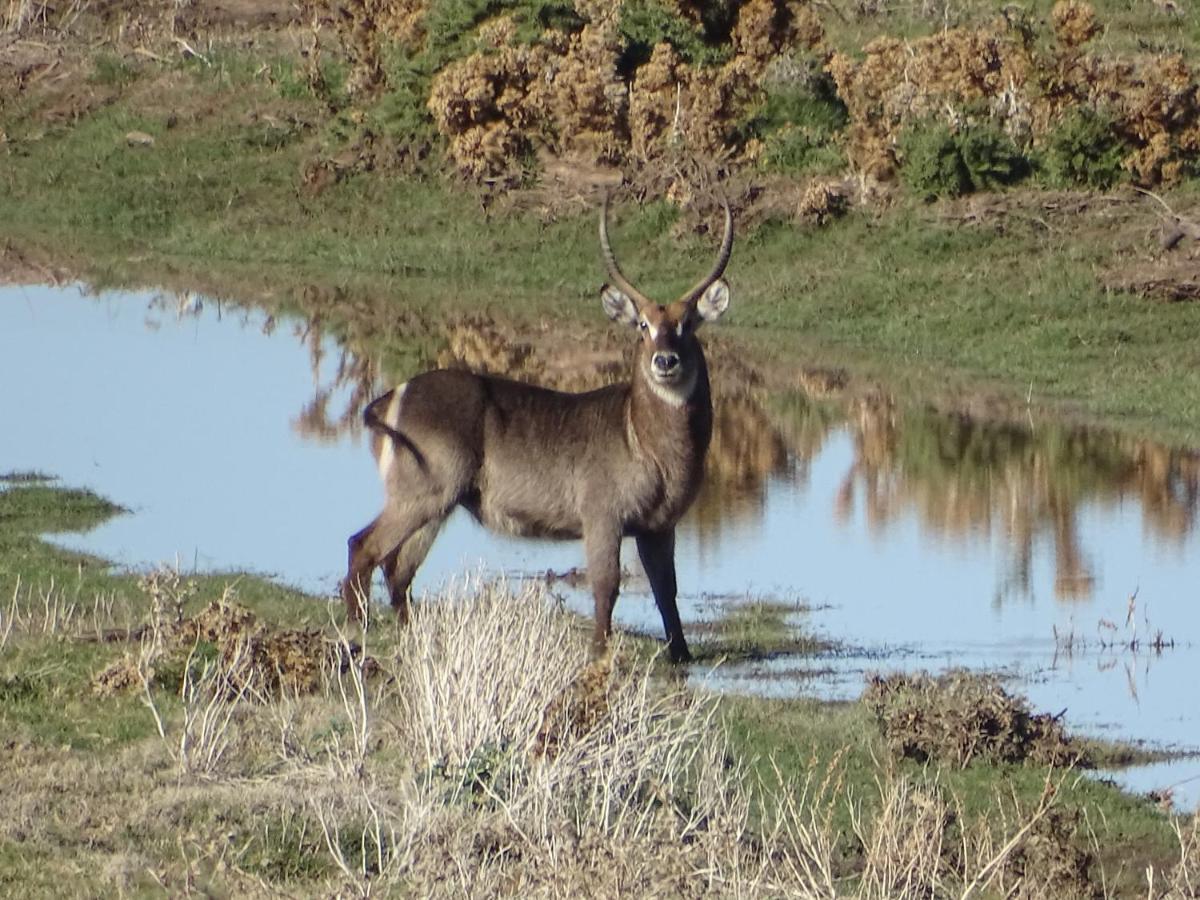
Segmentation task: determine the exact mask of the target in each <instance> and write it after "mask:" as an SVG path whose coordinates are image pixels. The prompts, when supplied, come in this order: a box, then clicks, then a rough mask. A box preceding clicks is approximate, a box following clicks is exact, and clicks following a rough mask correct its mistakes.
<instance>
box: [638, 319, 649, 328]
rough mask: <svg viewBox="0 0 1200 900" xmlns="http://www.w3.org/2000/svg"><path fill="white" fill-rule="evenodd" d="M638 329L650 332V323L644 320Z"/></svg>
mask: <svg viewBox="0 0 1200 900" xmlns="http://www.w3.org/2000/svg"><path fill="white" fill-rule="evenodd" d="M638 328H640V329H641V330H642V331H649V330H650V323H649V322H647V321H646V320H645V319H642V320H641V321H639V322H638Z"/></svg>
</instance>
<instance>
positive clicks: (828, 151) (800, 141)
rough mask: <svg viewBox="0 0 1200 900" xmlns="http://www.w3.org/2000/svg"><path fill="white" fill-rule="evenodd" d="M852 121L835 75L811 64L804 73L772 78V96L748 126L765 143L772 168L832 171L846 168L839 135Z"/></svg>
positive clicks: (765, 160) (766, 158)
mask: <svg viewBox="0 0 1200 900" xmlns="http://www.w3.org/2000/svg"><path fill="white" fill-rule="evenodd" d="M847 121H848V114H847V112H846V106H845V104H843V103H842V101H841V100H840V99H839V98H838V95H837V88H836V86H835V85H834V83H833V79H832V78H830V77H829V75H828V74H826V73H824V72H816V71H814V70H813V68H812V67H811V66H808V67H805V68H803V69H801V70H800V73H799V77H792V78H787V79H774V80H768V83H767V87H766V99H765V101H764V102H763V104H762V107H761V108H760V109H759V111H758V112H757V114H756V115H755V116H754V117H753V119H752V120H751V122H750V124H749V128H748V130H749V132H750V134H751V135H752V136H755V137H758V138H759V139H760V140H761V141H762V142H763V152H762V160H763V163H764V165H766V167H767V168H769V169H773V170H776V171H780V172H788V173H793V174H795V173H803V172H817V173H826V174H827V173H833V172H836V171H840V170H841V169H843V168H845V165H846V159H845V155H844V154H843V153H842V150H841V147H840V146H839V145H838V142H837V136H838V133H839V132H840V131H841V130H842V129H843V128H845V127H846V122H847Z"/></svg>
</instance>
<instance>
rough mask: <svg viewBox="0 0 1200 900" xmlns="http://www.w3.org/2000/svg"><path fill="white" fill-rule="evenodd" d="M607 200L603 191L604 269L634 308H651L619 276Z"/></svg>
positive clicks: (641, 295)
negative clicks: (609, 226)
mask: <svg viewBox="0 0 1200 900" xmlns="http://www.w3.org/2000/svg"><path fill="white" fill-rule="evenodd" d="M608 198H609V194H608V191H605V192H604V207H603V208H602V209H601V210H600V252H601V253H602V254H603V255H604V267H605V268H606V269H607V270H608V277H609V279H610V280H611V281H612V283H613V284H614V285H615V286H616V287H617V288H619V289H620V290H621V291H622V292H624V294H625V296H626V297H628V298H629V299H630V300H632V301H633V305H634V306H636V307H638V308H639V309H641V308H642V307H643V306H651V305H653V304H651V302H650V300H649V299H647V297H646V295H645V294H643V293H642V292H641V291H639V290H638V289H637V288H635V287H634V286H633V285H632V284H630V283H629V282H628V281H627V280H626V278H625V276H624V275H622V274H621V269H620V268H619V267H618V266H617V257H616V256H615V255H614V254H613V250H612V247H611V246H609V243H608ZM706 287H707V285H706Z"/></svg>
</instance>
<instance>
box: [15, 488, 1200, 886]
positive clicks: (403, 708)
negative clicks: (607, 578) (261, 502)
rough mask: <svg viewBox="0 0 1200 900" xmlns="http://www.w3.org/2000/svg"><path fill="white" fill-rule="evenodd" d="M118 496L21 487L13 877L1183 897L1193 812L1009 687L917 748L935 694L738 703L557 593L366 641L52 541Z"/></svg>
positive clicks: (422, 614) (951, 699)
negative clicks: (1134, 785)
mask: <svg viewBox="0 0 1200 900" xmlns="http://www.w3.org/2000/svg"><path fill="white" fill-rule="evenodd" d="M97 508H105V509H106V511H107V512H111V511H112V509H113V507H111V506H107V505H105V504H104V503H103V501H100V500H98V499H97V498H94V497H90V496H89V495H85V494H80V493H78V492H74V491H71V490H68V489H65V488H56V489H47V488H45V487H44V486H42V485H38V484H30V483H28V482H27V481H23V480H19V479H18V480H13V481H12V482H11V483H10V484H9V486H7V487H5V488H4V489H3V490H0V540H2V541H3V542H4V546H5V547H6V548H9V547H12V546H16V545H18V544H20V545H23V546H26V547H27V548H28V549H29V552H28V553H26V554H24V555H22V556H20V557H19V558H18V559H16V560H15V561H11V562H10V555H9V554H8V553H7V551H6V553H5V561H6V565H11V566H12V568H11V569H9V570H7V571H6V572H5V578H4V583H5V587H6V589H11V593H10V594H7V595H6V599H5V602H4V603H3V604H2V605H0V726H2V728H3V731H4V734H5V753H6V757H7V759H8V760H9V762H10V764H9V765H6V766H5V768H4V772H3V775H0V780H2V783H3V787H4V794H5V800H6V802H5V804H4V808H3V810H2V811H0V835H2V838H0V886H2V887H3V889H4V890H5V892H8V893H19V894H20V895H22V896H64V895H74V894H79V895H81V896H82V895H94V894H95V893H96V892H101V893H119V892H127V893H136V894H141V893H151V894H154V893H159V892H163V891H165V892H167V893H170V894H185V895H186V894H189V893H192V892H196V893H205V892H214V891H215V892H218V893H221V892H226V893H227V892H233V893H236V894H238V895H242V896H277V895H279V894H280V893H285V894H288V895H291V896H328V895H330V894H333V893H340V894H342V895H366V894H368V893H370V894H374V895H379V896H412V895H420V896H451V895H453V896H497V895H506V896H531V895H539V896H564V895H568V894H572V895H573V894H574V893H576V892H577V891H579V890H585V891H586V892H587V893H588V894H589V895H592V896H616V895H631V894H634V895H645V894H657V895H665V894H669V895H672V896H676V895H679V896H730V895H740V896H834V895H837V896H863V897H917V896H921V897H928V896H960V895H965V894H971V895H977V896H1002V895H1004V896H1007V895H1012V892H1014V891H1015V892H1016V895H1019V896H1030V897H1040V896H1055V897H1061V896H1139V897H1140V896H1154V897H1167V896H1169V897H1186V896H1190V894H1189V893H1188V891H1189V890H1190V888H1189V887H1188V885H1189V884H1190V882H1188V881H1187V879H1188V878H1194V877H1195V875H1194V871H1195V866H1196V860H1195V852H1196V835H1195V833H1194V831H1192V827H1193V826H1192V825H1191V824H1190V823H1189V822H1188V821H1187V820H1174V819H1172V818H1170V817H1169V816H1167V815H1165V814H1164V813H1163V812H1162V811H1161V810H1160V809H1159V808H1157V807H1156V806H1155V805H1154V804H1152V803H1150V802H1149V801H1146V800H1138V799H1135V798H1131V797H1128V796H1125V795H1122V794H1121V793H1119V792H1118V791H1116V790H1115V789H1113V788H1110V787H1107V786H1105V785H1103V784H1098V783H1096V782H1094V781H1092V780H1091V779H1089V778H1086V777H1084V776H1083V775H1082V774H1081V773H1080V771H1079V770H1077V769H1071V768H1049V767H1046V766H1044V765H1043V764H1041V763H1039V762H1037V761H1034V760H1032V759H1029V760H1025V761H1021V756H1022V753H1021V752H1018V751H1020V750H1021V749H1022V748H1025V740H1026V738H1027V737H1028V734H1027V731H1028V730H1029V729H1022V728H1019V727H1018V728H1014V729H1012V731H1011V733H1010V734H1008V735H1007V738H1006V737H1005V736H1000V735H997V734H995V733H994V729H993V728H992V726H994V725H995V721H996V720H999V719H1005V718H1007V719H1009V720H1013V721H1016V720H1021V717H1022V716H1023V715H1026V713H1025V712H1024V711H1023V707H1021V705H1020V703H1019V701H1017V702H1014V701H1012V700H1011V699H1010V698H1008V697H1007V696H1005V695H1004V694H1003V692H999V693H997V692H996V691H995V689H994V688H992V687H989V686H987V685H983V686H981V687H971V688H970V689H969V690H967V691H965V692H964V690H963V688H962V686H961V685H960V686H959V687H958V688H956V690H955V691H951V692H950V693H948V694H946V695H945V696H942V697H935V696H934V695H933V694H932V693H929V692H926V693H925V695H924V697H925V699H924V700H923V701H921V702H926V703H927V704H928V706H927V707H926V708H927V710H928V713H927V715H926V717H925V718H924V719H923V721H924V722H926V723H929V722H933V721H935V720H936V718H937V716H938V715H940V716H942V717H943V719H946V720H950V719H955V717H957V719H956V721H960V722H961V721H969V720H971V717H972V715H975V714H976V713H978V710H976V709H975V707H976V706H979V705H980V703H978V702H977V701H979V698H980V697H985V698H986V703H984V704H983V705H985V706H986V707H987V710H988V711H989V714H990V715H991V718H990V719H988V722H987V723H985V724H984V725H981V726H980V729H981V730H980V734H979V735H978V740H979V742H980V745H981V746H983V745H984V744H986V743H987V742H989V741H991V742H992V744H989V746H992V745H995V746H1001V745H1002V746H1003V747H1004V748H1005V750H1004V758H1003V759H1000V758H993V757H991V756H990V755H988V754H986V753H979V754H977V755H976V756H975V758H973V759H971V760H969V761H967V760H964V759H963V758H962V755H961V752H960V751H961V747H962V746H963V742H964V739H965V737H964V735H963V734H959V733H958V731H956V732H955V733H954V734H953V735H951V734H949V733H947V732H943V733H941V735H942V736H941V738H940V741H941V743H939V739H938V738H937V737H936V735H937V733H938V732H937V730H936V727H934V729H933V730H932V731H931V730H930V728H928V727H926V728H924V729H923V730H920V731H914V733H918V734H920V735H921V736H922V738H923V739H924V740H925V743H924V744H923V745H922V746H923V747H925V748H926V750H925V756H924V759H923V760H922V761H921V762H917V761H914V760H912V759H909V758H906V756H905V754H903V753H892V752H890V751H889V744H893V745H894V744H895V743H896V730H897V728H898V727H900V725H899V724H898V723H901V722H902V721H903V720H904V719H905V716H908V717H910V718H911V715H912V710H913V709H914V708H916V706H918V705H919V704H914V702H913V701H912V699H911V698H910V699H909V700H907V701H905V702H904V703H903V704H902V705H901V706H900V707H899V708H900V709H902V710H904V711H905V712H904V715H897V714H896V713H895V712H894V711H893V713H891V714H887V715H886V716H885V715H883V714H882V713H881V712H880V709H879V708H877V707H876V708H874V709H873V708H872V707H871V706H869V705H868V704H863V703H858V704H849V705H846V704H843V705H825V704H819V703H815V702H811V701H767V700H761V699H752V698H739V697H726V698H714V697H711V696H709V695H706V694H705V693H704V692H702V691H701V692H696V691H691V690H688V689H686V688H682V687H680V686H678V684H677V683H676V682H675V681H674V679H673V678H672V675H671V672H670V670H669V667H667V666H666V665H664V664H663V663H662V662H661V660H655V659H653V658H652V654H651V650H652V648H653V643H652V642H645V641H642V640H640V639H633V638H626V639H623V640H622V641H620V642H619V646H618V650H617V652H616V653H615V654H613V655H612V656H611V657H608V658H606V659H603V660H599V661H596V660H592V659H590V657H589V652H588V649H587V647H588V638H587V629H586V627H584V625H586V623H584V624H582V625H581V623H579V622H578V621H577V620H575V619H574V618H573V617H571V616H569V615H567V614H565V613H563V612H562V611H561V609H560V608H559V607H558V606H557V605H556V604H554V603H553V602H551V601H550V600H549V595H548V594H546V593H545V592H544V591H542V590H540V589H539V588H537V587H536V586H535V587H530V588H525V589H520V590H516V589H511V588H507V587H505V586H503V585H480V584H474V585H471V584H464V585H462V586H461V587H460V588H459V589H456V590H454V591H453V592H451V593H450V594H448V595H447V596H444V597H441V598H438V599H437V600H435V601H431V602H428V603H425V604H422V606H421V607H420V609H419V611H418V615H417V616H416V618H415V620H414V622H413V625H412V627H410V628H407V629H403V630H397V629H395V628H394V627H393V625H392V624H391V623H390V622H389V621H387V619H386V618H384V619H381V620H380V621H378V622H377V623H376V627H374V628H372V629H371V630H370V631H369V632H368V633H367V634H366V635H365V636H364V635H361V634H359V633H354V634H347V633H346V632H345V631H343V630H342V629H341V627H340V625H339V615H340V613H339V612H338V611H336V608H335V611H334V612H333V613H332V614H331V613H330V611H329V609H328V608H327V607H326V606H325V604H323V603H321V602H319V601H316V600H314V599H312V598H305V597H302V596H298V595H295V594H293V593H290V592H287V591H285V590H282V589H280V588H277V587H275V586H273V585H270V584H268V583H263V582H256V581H254V580H252V579H240V580H233V579H228V578H226V579H222V578H195V579H191V578H186V577H182V576H180V575H178V574H177V573H172V572H169V571H159V572H153V573H147V574H144V575H142V576H141V577H140V578H138V577H134V576H130V575H124V574H120V573H116V574H111V573H107V572H106V571H105V570H104V568H103V567H102V566H101V565H99V563H98V562H97V561H92V562H93V565H92V566H90V567H88V568H85V569H83V570H81V569H79V564H80V559H79V558H78V557H76V556H74V555H72V554H68V553H66V552H64V551H62V550H59V549H57V548H55V547H53V546H52V545H49V544H46V543H44V542H43V541H41V540H39V539H38V538H37V536H36V535H37V534H40V533H42V532H43V531H47V530H52V529H54V530H57V529H65V528H79V527H87V526H88V525H89V524H94V523H95V521H96V520H97V516H98V515H100V514H99V513H97V512H95V511H94V510H96V509H97ZM80 509H83V510H85V511H84V512H80V511H79V510H80ZM72 573H76V574H72ZM17 576H20V580H19V582H18V581H17ZM68 576H70V577H68ZM52 577H53V580H52ZM231 582H232V586H231ZM764 610H765V611H762V610H760V611H756V612H754V614H753V616H752V618H753V617H762V616H765V617H766V618H768V619H770V618H771V616H772V615H774V614H776V613H777V612H778V610H777V609H775V610H773V609H771V608H770V607H764ZM748 615H749V614H748ZM751 652H752V651H751ZM547 654H552V655H553V658H548V656H547ZM901 687H903V686H901ZM934 693H936V692H934ZM964 701H965V703H966V704H967V705H969V706H970V707H971V709H969V710H966V709H962V708H961V704H962V703H963V702H964ZM943 704H950V707H951V708H950V709H949V710H948V711H945V712H936V711H937V710H938V709H939V707H940V706H941V705H943ZM955 704H959V708H955ZM935 713H936V714H935ZM881 718H886V719H887V721H888V723H889V724H888V729H889V730H888V731H887V732H886V733H885V732H883V731H881V730H880V728H879V726H878V724H877V720H879V719H881ZM976 718H978V716H977V715H976ZM1023 721H1026V723H1028V719H1025V720H1023ZM1039 721H1040V720H1039ZM1043 724H1044V723H1043ZM1046 730H1047V729H1046V728H1044V727H1043V728H1042V732H1041V733H1042V734H1043V736H1044V733H1045V732H1046ZM985 731H987V732H988V733H986V734H985V733H984V732H985ZM931 734H933V735H934V737H933V738H930V735H931ZM1069 742H1070V738H1069V736H1063V735H1058V736H1057V737H1056V738H1055V739H1054V743H1055V746H1056V747H1059V748H1061V747H1064V746H1069ZM1032 747H1033V743H1032V742H1031V743H1030V744H1029V747H1028V748H1026V749H1030V748H1032ZM1010 751H1012V752H1010ZM1087 752H1089V753H1091V752H1095V751H1094V749H1089V750H1088V751H1087ZM1057 761H1058V762H1062V761H1063V760H1062V758H1061V756H1060V757H1058V758H1057ZM1147 866H1153V867H1154V868H1153V871H1154V878H1155V881H1154V887H1153V889H1150V887H1149V886H1148V884H1147V881H1146V878H1147V874H1146V871H1147V869H1146V867H1147Z"/></svg>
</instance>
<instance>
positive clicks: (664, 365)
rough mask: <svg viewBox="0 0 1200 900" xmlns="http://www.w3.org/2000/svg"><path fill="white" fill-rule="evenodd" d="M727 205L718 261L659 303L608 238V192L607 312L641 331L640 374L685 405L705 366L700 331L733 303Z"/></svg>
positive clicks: (603, 231) (604, 220)
mask: <svg viewBox="0 0 1200 900" xmlns="http://www.w3.org/2000/svg"><path fill="white" fill-rule="evenodd" d="M722 206H723V207H724V209H725V236H724V238H723V239H722V240H721V249H720V251H719V252H718V254H717V261H716V264H715V265H714V266H713V267H712V270H711V271H710V272H709V273H708V274H707V275H705V276H704V277H703V278H702V279H700V281H698V282H696V284H695V285H694V286H693V287H692V288H691V289H690V290H688V291H687V292H686V293H684V294H683V296H681V297H680V298H679V299H678V300H675V301H673V302H671V303H668V304H666V305H665V306H664V305H663V304H660V303H655V302H654V301H653V300H650V299H649V298H648V297H646V295H645V294H643V293H642V292H641V291H639V290H638V289H637V288H635V287H634V286H633V285H632V284H630V283H629V281H628V280H627V279H626V278H625V276H624V275H622V274H621V269H620V267H619V266H618V265H617V259H616V256H615V255H614V253H613V250H612V247H611V246H610V245H609V242H608V196H607V195H605V197H604V207H603V209H602V210H601V213H600V250H601V252H602V253H603V255H604V265H605V268H606V269H607V270H608V277H609V283H608V284H606V285H604V287H603V288H602V289H601V291H600V301H601V303H602V304H603V305H604V311H605V312H606V313H607V314H608V317H609V318H610V319H612V320H613V321H614V322H620V323H622V324H625V325H631V326H633V327H636V328H637V329H638V331H639V339H640V340H639V344H638V353H637V360H636V362H635V364H634V365H635V377H638V378H644V379H645V380H646V382H647V383H648V384H649V385H650V387H651V388H652V389H653V390H654V393H655V394H657V395H658V396H659V397H660V398H662V399H663V400H665V401H666V402H667V403H669V404H671V405H672V406H681V405H682V404H684V403H686V402H687V401H688V399H689V398H690V397H691V395H692V391H693V389H694V388H695V386H696V381H697V378H698V376H699V374H700V372H701V370H702V369H703V367H704V356H703V352H702V350H701V348H700V342H699V341H698V340H697V339H696V332H697V330H698V329H699V328H700V326H701V325H702V324H703V323H705V322H715V321H716V320H717V319H719V318H720V317H721V316H722V315H723V314H724V312H725V310H726V309H727V308H728V306H729V285H728V284H727V283H726V281H725V280H724V279H723V278H722V277H721V275H722V273H724V271H725V266H726V265H727V264H728V263H729V255H730V253H731V252H732V250H733V213H732V212H731V211H730V209H729V204H728V203H725V202H722Z"/></svg>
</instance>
